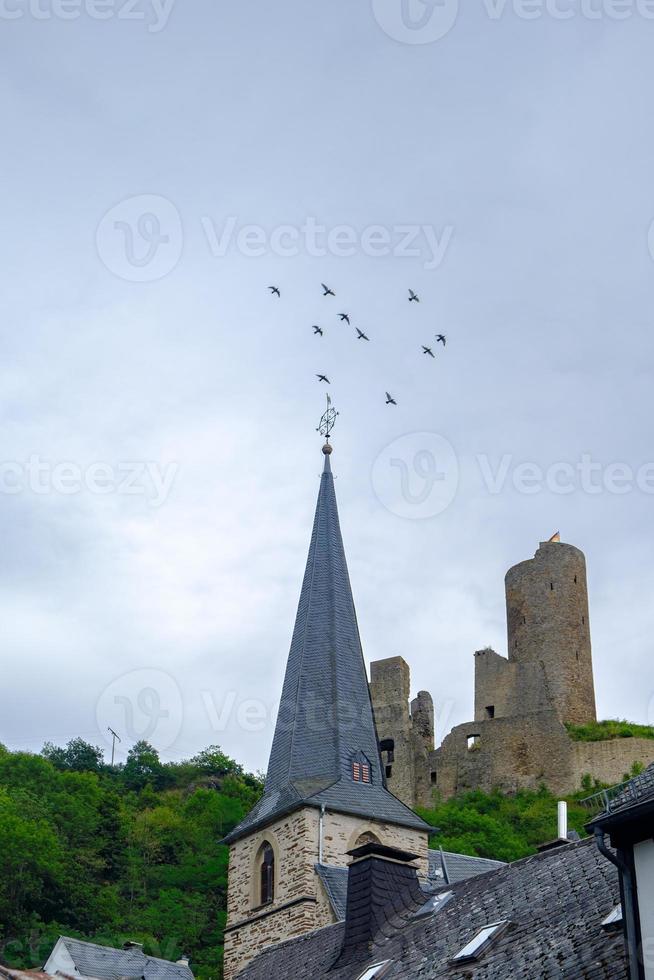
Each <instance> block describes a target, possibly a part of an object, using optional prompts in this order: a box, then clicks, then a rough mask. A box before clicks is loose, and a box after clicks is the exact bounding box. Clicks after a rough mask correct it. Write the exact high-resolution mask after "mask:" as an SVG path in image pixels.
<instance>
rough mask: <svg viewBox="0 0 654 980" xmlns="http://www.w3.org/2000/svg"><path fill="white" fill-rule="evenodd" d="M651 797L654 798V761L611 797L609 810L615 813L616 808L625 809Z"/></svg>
mask: <svg viewBox="0 0 654 980" xmlns="http://www.w3.org/2000/svg"><path fill="white" fill-rule="evenodd" d="M649 799H654V763H652V765H650V766H648V767H647V769H645V771H644V772H642V773H641V774H640V776H634V778H633V779H630V780H629V781H628V782H626V783H624V784H623V785H622V786H621V787H620V790H619V792H618V793H617V795H616V796H615V797H614V798H613V799H610V804H609V809H608V812H610V813H615V812H616V810H623V809H626V807H629V806H634V805H635V804H637V803H644V802H645V801H646V800H649Z"/></svg>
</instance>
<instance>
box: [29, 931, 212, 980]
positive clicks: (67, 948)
mask: <svg viewBox="0 0 654 980" xmlns="http://www.w3.org/2000/svg"><path fill="white" fill-rule="evenodd" d="M62 946H63V947H64V952H63V954H62V952H61V947H62ZM66 953H67V954H68V956H70V959H71V960H72V964H73V966H74V969H75V970H76V971H77V973H78V974H80V975H81V976H83V977H87V978H95V980H122V978H125V977H141V978H143V980H194V978H193V974H192V972H191V970H190V969H189V967H188V966H187V965H184V964H182V963H174V962H172V961H171V960H163V959H160V958H159V957H157V956H148V955H147V954H146V953H144V952H143V950H142V949H141V948H140V946H138V945H134V946H129V947H128V948H127V949H114V948H113V947H112V946H99V945H97V943H88V942H84V941H83V940H81V939H72V938H71V937H70V936H60V937H59V939H58V941H57V944H56V945H55V947H54V949H53V951H52V953H51V954H50V956H49V957H48V961H47V962H46V964H45V967H44V970H45V972H46V973H48V974H49V975H50V976H53V975H57V973H61V970H57V968H56V966H55V963H56V962H57V960H58V959H59V958H60V956H61V955H65V954H66ZM71 972H73V971H71Z"/></svg>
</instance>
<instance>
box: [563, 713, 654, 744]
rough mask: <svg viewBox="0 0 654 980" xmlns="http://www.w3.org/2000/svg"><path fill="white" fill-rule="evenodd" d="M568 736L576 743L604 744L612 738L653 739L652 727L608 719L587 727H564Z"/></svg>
mask: <svg viewBox="0 0 654 980" xmlns="http://www.w3.org/2000/svg"><path fill="white" fill-rule="evenodd" d="M565 727H566V728H567V729H568V735H569V736H570V738H572V739H574V740H575V741H576V742H605V741H608V740H609V739H612V738H654V726H652V725H635V724H634V723H633V722H630V721H620V720H619V719H617V718H609V719H608V720H607V721H593V722H589V723H588V724H587V725H566V726H565Z"/></svg>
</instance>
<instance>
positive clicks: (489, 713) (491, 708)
mask: <svg viewBox="0 0 654 980" xmlns="http://www.w3.org/2000/svg"><path fill="white" fill-rule="evenodd" d="M486 717H487V718H494V717H495V705H494V704H487V705H486Z"/></svg>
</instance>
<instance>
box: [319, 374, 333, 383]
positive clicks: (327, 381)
mask: <svg viewBox="0 0 654 980" xmlns="http://www.w3.org/2000/svg"><path fill="white" fill-rule="evenodd" d="M316 377H317V378H318V381H324V382H325V383H326V384H328V385H330V384H331V381H330V380H329V378H328V377H327V375H326V374H317V375H316Z"/></svg>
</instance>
